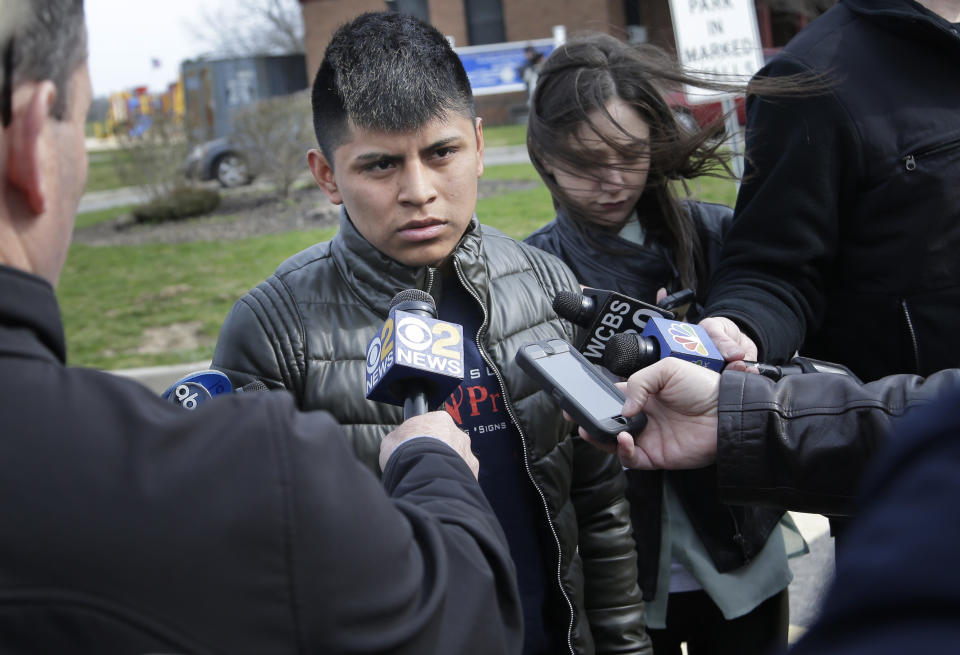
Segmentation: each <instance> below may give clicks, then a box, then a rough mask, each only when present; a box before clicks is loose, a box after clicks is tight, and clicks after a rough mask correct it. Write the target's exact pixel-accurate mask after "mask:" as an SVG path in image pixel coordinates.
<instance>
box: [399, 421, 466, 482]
mask: <svg viewBox="0 0 960 655" xmlns="http://www.w3.org/2000/svg"><path fill="white" fill-rule="evenodd" d="M424 436H429V437H432V438H434V439H439V440H440V441H442V442H443V443H445V444H447V445H448V446H450V447H451V448H453V449H454V450H455V451H456V453H457V454H458V455H460V457H462V458H463V460H464V461H465V462H466V463H467V466H469V467H470V471H471V472H473V477H475V478H476V477H477V476H478V475H479V473H480V462H478V461H477V458H476V456H475V455H474V454H473V451H472V450H471V449H470V437H469V436H467V433H466V432H464V431H463V430H461V429H460V428H458V427H457V424H456V423H454V422H453V419H452V418H451V417H450V415H449V414H448V413H446V412H444V411H439V412H427V413H426V414H422V415H419V416H414V417H412V418H409V419H407V420H405V421H404V422H403V423H402V424H400V425H398V426H397V427H396V428H395V429H394V430H393V431H391V432H390V434H388V435H387V436H386V437H384V438H383V441H381V442H380V470H381V471H382V470H384V469H385V468H386V466H387V462H388V461H389V460H390V456H391V455H392V454H393V453H394V451H395V450H396V449H397V448H398V447H399V446H400V445H401V444H403V443H405V442H407V441H409V440H411V439H417V438H420V437H424Z"/></svg>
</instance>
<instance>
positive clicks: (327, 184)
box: [308, 112, 483, 266]
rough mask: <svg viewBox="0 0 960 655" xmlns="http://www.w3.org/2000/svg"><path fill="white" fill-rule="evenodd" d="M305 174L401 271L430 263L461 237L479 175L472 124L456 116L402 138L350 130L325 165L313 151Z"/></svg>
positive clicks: (479, 152)
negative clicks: (402, 267) (313, 180)
mask: <svg viewBox="0 0 960 655" xmlns="http://www.w3.org/2000/svg"><path fill="white" fill-rule="evenodd" d="M308 159H309V162H310V170H311V171H312V172H313V176H314V178H316V180H317V182H318V183H319V184H320V186H321V188H323V190H324V192H325V193H326V195H327V197H328V198H329V199H330V201H331V202H333V203H335V204H343V205H344V207H345V208H346V210H347V214H349V216H350V219H351V220H352V221H353V224H354V225H355V226H356V228H357V230H358V231H359V232H360V234H362V235H363V236H364V238H366V240H367V241H369V242H370V243H371V244H373V246H374V247H375V248H376V249H377V250H379V251H380V252H382V253H383V254H385V255H388V256H389V257H391V258H393V259H395V260H396V261H398V262H400V263H402V264H406V265H408V266H434V265H437V264H438V263H439V262H441V261H442V260H443V259H445V258H446V257H447V256H448V255H450V253H452V252H453V249H454V248H455V247H456V245H457V242H458V241H459V240H460V237H462V236H463V233H464V231H465V230H466V228H467V225H468V224H469V223H470V219H471V217H472V216H473V213H474V210H475V209H476V204H477V179H478V178H479V177H480V175H481V174H482V173H483V131H482V129H481V127H480V120H479V119H476V121H475V122H474V120H472V119H470V118H469V117H468V116H464V115H462V114H459V113H456V112H448V113H447V114H446V115H445V116H444V117H443V118H442V119H436V120H433V121H431V122H429V123H427V124H426V125H424V126H423V127H421V128H420V129H419V130H417V131H415V132H409V133H397V132H379V131H373V130H367V129H362V128H357V127H355V126H353V125H351V126H350V135H349V138H348V140H347V141H346V142H344V143H343V144H342V145H340V146H339V147H338V148H337V149H336V151H335V152H334V161H333V166H332V167H331V166H330V165H329V162H327V160H326V159H325V158H324V156H323V154H322V153H321V152H320V151H319V150H312V151H311V152H310V155H309V158H308Z"/></svg>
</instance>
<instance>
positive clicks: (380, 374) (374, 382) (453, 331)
mask: <svg viewBox="0 0 960 655" xmlns="http://www.w3.org/2000/svg"><path fill="white" fill-rule="evenodd" d="M461 382H463V328H462V327H461V326H459V325H457V324H455V323H448V322H446V321H439V320H437V307H436V305H435V304H434V302H433V297H431V296H430V294H429V293H427V292H426V291H422V290H420V289H406V290H404V291H401V292H400V293H398V294H397V295H396V296H394V297H393V300H391V301H390V313H389V314H388V315H387V320H386V322H385V323H384V324H383V328H381V330H380V332H379V333H378V334H377V335H376V336H374V337H373V339H371V340H370V343H369V344H367V374H366V397H367V399H368V400H376V401H378V402H382V403H388V404H391V405H400V406H402V407H403V420H407V419H408V418H410V417H411V416H419V415H420V414H425V413H427V412H428V411H430V408H431V407H438V406H439V405H440V404H442V403H443V402H444V401H445V400H446V399H447V397H448V396H449V395H450V394H451V393H453V390H454V389H456V388H457V387H458V386H460V383H461Z"/></svg>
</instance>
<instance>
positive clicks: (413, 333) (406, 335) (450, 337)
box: [367, 313, 462, 374]
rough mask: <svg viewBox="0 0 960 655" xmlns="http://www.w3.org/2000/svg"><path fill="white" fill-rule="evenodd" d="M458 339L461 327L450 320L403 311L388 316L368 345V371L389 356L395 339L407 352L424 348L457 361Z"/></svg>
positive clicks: (459, 353)
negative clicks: (423, 316) (433, 318)
mask: <svg viewBox="0 0 960 655" xmlns="http://www.w3.org/2000/svg"><path fill="white" fill-rule="evenodd" d="M461 338H462V337H461V335H460V330H458V329H457V327H456V326H454V325H451V324H450V323H443V322H441V321H434V320H432V319H427V320H424V319H422V318H420V317H419V316H415V315H412V314H402V313H401V314H400V315H399V316H398V320H397V321H396V322H394V317H393V316H391V317H390V318H388V319H387V321H386V323H384V324H383V328H382V329H381V330H380V334H378V335H377V336H375V337H374V338H373V339H372V340H371V341H370V344H369V345H368V346H367V373H368V374H372V373H373V372H374V371H376V370H377V369H378V368H380V366H381V365H382V364H383V362H384V361H385V360H389V359H392V355H393V354H394V348H395V346H396V345H397V341H399V343H400V345H401V346H403V347H404V348H405V349H407V351H415V352H424V351H427V352H428V354H430V355H434V356H436V357H445V358H448V359H453V360H457V361H459V360H460V359H461V357H462V354H461V352H460V350H457V349H456V346H457V345H459V343H460V341H461ZM400 352H401V353H403V352H404V351H403V350H401V351H400Z"/></svg>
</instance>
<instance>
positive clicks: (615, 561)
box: [570, 436, 652, 654]
mask: <svg viewBox="0 0 960 655" xmlns="http://www.w3.org/2000/svg"><path fill="white" fill-rule="evenodd" d="M573 440H574V457H573V480H572V485H571V489H570V496H571V499H572V500H573V504H574V507H575V508H576V510H577V525H578V528H579V536H578V538H579V543H578V546H577V547H578V549H579V553H580V558H581V561H582V562H583V584H584V596H585V598H586V603H585V606H586V611H587V615H588V619H589V622H590V631H591V633H592V636H593V640H594V643H595V644H596V649H597V653H631V654H636V653H651V652H652V648H651V647H652V644H651V642H650V637H649V636H648V635H647V633H646V615H645V610H644V603H643V593H642V591H641V590H640V589H639V587H638V584H637V572H636V571H637V552H636V548H635V546H634V541H633V539H632V538H631V524H630V505H629V502H628V501H627V499H626V496H625V493H626V488H627V479H626V477H625V476H624V474H623V468H622V467H621V465H620V462H619V461H618V460H617V459H616V458H615V457H613V456H612V455H609V454H607V453H605V452H603V451H601V450H599V449H597V448H595V447H594V446H592V445H591V444H589V443H587V442H585V441H584V440H583V439H581V438H580V437H579V436H574V437H573Z"/></svg>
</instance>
